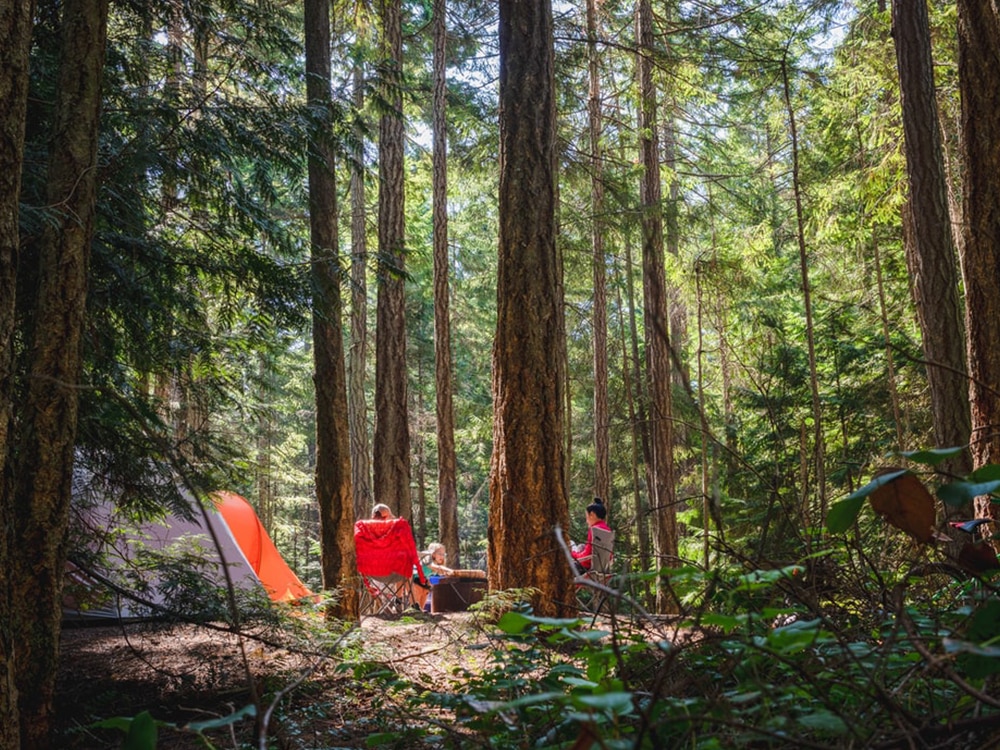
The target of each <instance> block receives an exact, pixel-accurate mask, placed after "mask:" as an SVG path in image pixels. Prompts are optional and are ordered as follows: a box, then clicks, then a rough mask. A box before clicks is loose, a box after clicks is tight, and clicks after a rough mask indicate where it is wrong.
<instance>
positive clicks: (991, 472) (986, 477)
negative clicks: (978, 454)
mask: <svg viewBox="0 0 1000 750" xmlns="http://www.w3.org/2000/svg"><path fill="white" fill-rule="evenodd" d="M966 479H968V480H970V481H972V482H991V481H993V480H994V479H1000V464H986V465H985V466H980V467H979V468H978V469H976V470H975V471H974V472H972V473H971V474H969V476H967V477H966Z"/></svg>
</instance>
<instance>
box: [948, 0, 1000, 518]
mask: <svg viewBox="0 0 1000 750" xmlns="http://www.w3.org/2000/svg"><path fill="white" fill-rule="evenodd" d="M958 73H959V88H960V90H961V95H962V149H963V160H964V162H965V187H964V195H963V207H964V216H965V221H964V222H963V227H964V240H965V242H964V245H965V260H964V263H963V264H962V268H963V269H964V281H965V299H966V310H967V313H966V323H967V326H968V332H969V374H970V382H971V386H970V400H971V403H972V414H971V418H972V435H973V439H972V458H973V465H974V466H975V467H976V468H979V467H980V466H984V465H985V464H995V463H1000V349H998V347H997V344H996V331H997V321H998V320H1000V182H998V181H997V175H998V174H1000V109H998V108H997V106H996V101H995V95H996V92H997V91H998V90H1000V12H998V10H997V6H996V4H995V3H980V2H975V1H974V0H959V1H958ZM976 510H977V515H980V516H983V517H986V518H994V519H995V518H1000V513H998V508H997V506H996V504H994V503H991V502H989V498H980V499H979V500H977V503H976Z"/></svg>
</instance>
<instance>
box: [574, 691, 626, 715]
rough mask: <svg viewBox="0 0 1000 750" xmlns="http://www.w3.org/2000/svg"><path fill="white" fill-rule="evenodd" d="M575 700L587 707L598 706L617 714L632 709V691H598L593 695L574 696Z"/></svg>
mask: <svg viewBox="0 0 1000 750" xmlns="http://www.w3.org/2000/svg"><path fill="white" fill-rule="evenodd" d="M574 701H575V702H577V703H579V704H581V705H583V706H586V707H587V708H597V709H601V710H604V711H610V712H612V713H616V714H624V713H629V712H631V711H632V709H633V707H634V705H633V703H632V693H627V692H616V693H597V694H593V695H578V696H574Z"/></svg>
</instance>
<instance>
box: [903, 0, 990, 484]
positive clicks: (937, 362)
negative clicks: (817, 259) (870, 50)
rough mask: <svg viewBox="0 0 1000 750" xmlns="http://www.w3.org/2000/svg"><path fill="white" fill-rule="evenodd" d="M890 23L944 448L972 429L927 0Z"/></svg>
mask: <svg viewBox="0 0 1000 750" xmlns="http://www.w3.org/2000/svg"><path fill="white" fill-rule="evenodd" d="M892 25H893V37H894V39H895V46H896V64H897V68H898V70H899V88H900V99H901V101H902V107H903V135H904V144H905V149H906V172H907V177H908V179H909V186H910V203H909V215H910V216H909V218H910V222H911V223H912V227H913V231H912V232H909V233H907V235H906V244H907V251H906V260H907V266H908V267H909V270H910V276H911V277H912V279H913V292H914V297H915V300H916V306H917V319H918V321H919V322H920V330H921V333H922V335H923V349H924V357H925V359H926V360H927V381H928V384H929V386H930V394H931V411H932V414H933V421H934V440H935V441H936V443H937V446H938V447H942V448H945V447H953V446H960V445H966V444H967V443H968V442H969V436H970V434H971V415H970V413H969V385H968V382H967V378H966V359H965V329H964V325H963V321H962V306H961V300H960V299H959V290H958V280H959V279H958V276H959V270H958V268H957V258H956V254H955V246H954V242H953V236H952V231H951V224H950V219H949V213H948V188H947V181H946V176H945V171H944V157H943V155H942V146H941V132H940V130H939V129H938V114H937V112H938V110H937V101H936V100H935V98H934V70H933V64H932V59H931V41H930V40H931V37H930V24H929V21H928V16H927V4H926V2H925V1H924V0H918V2H903V0H893V3H892ZM968 167H969V165H968V164H966V168H968ZM943 468H946V469H950V470H951V471H957V472H964V471H966V470H968V468H969V457H968V455H967V454H965V453H963V454H962V456H961V457H960V458H958V459H956V460H953V461H951V462H949V463H948V464H947V466H944V467H943Z"/></svg>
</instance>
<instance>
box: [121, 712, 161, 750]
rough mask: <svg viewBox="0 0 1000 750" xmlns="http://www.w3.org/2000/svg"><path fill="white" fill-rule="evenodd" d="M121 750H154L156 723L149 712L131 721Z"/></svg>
mask: <svg viewBox="0 0 1000 750" xmlns="http://www.w3.org/2000/svg"><path fill="white" fill-rule="evenodd" d="M122 750H156V721H155V720H154V719H153V716H152V714H150V713H149V711H143V712H142V713H141V714H139V715H138V716H136V717H135V718H134V719H132V722H131V724H130V725H129V728H128V735H127V736H126V737H125V743H124V744H123V745H122Z"/></svg>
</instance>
